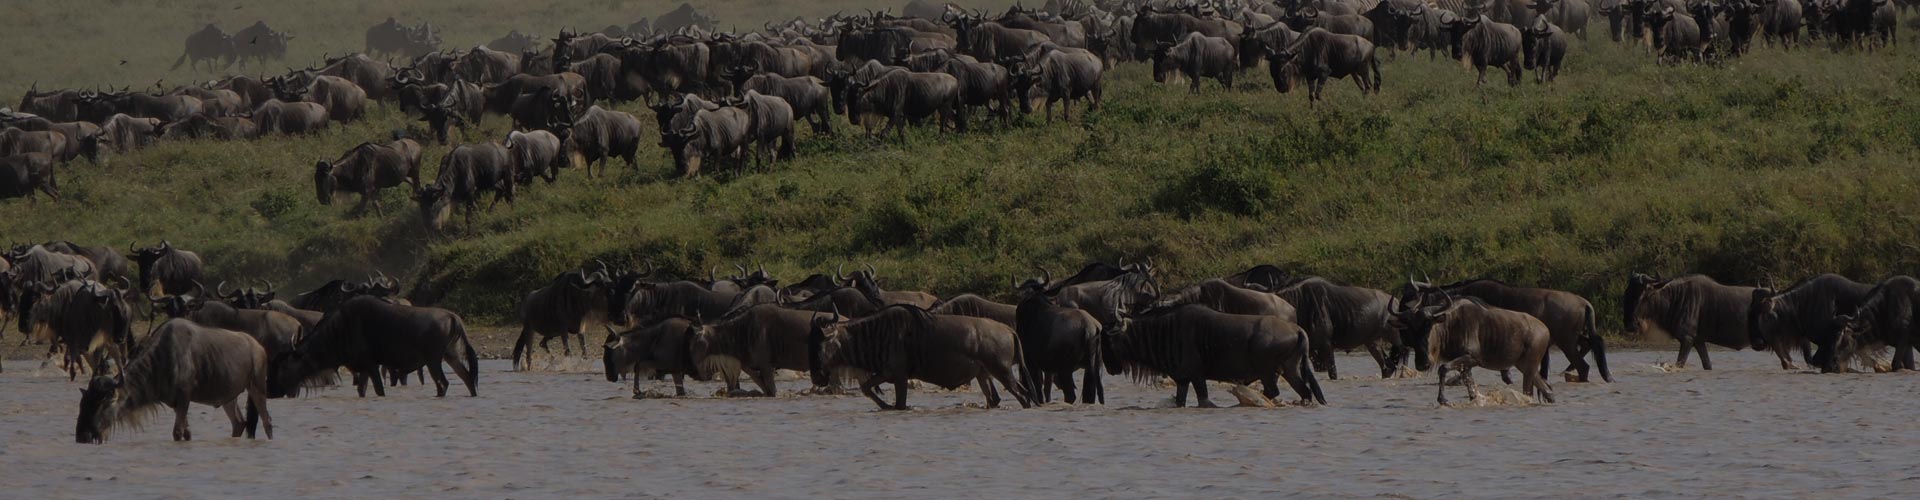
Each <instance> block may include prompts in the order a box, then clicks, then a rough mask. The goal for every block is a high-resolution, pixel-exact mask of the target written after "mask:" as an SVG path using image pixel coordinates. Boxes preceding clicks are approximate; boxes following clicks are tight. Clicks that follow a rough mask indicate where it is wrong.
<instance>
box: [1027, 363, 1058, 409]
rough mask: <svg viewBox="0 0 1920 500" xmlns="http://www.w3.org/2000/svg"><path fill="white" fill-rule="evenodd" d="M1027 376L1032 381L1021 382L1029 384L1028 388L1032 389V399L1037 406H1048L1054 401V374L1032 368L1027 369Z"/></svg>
mask: <svg viewBox="0 0 1920 500" xmlns="http://www.w3.org/2000/svg"><path fill="white" fill-rule="evenodd" d="M1027 374H1028V376H1030V377H1032V378H1031V379H1030V380H1021V381H1020V382H1021V383H1024V384H1027V387H1030V388H1032V390H1031V392H1032V397H1033V398H1034V401H1035V402H1036V404H1046V403H1048V402H1052V401H1053V374H1052V373H1050V372H1046V371H1042V370H1035V369H1032V368H1028V369H1027Z"/></svg>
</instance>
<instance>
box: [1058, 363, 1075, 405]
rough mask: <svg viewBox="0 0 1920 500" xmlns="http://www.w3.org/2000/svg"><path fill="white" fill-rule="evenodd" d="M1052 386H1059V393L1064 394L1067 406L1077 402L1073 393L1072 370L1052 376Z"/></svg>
mask: <svg viewBox="0 0 1920 500" xmlns="http://www.w3.org/2000/svg"><path fill="white" fill-rule="evenodd" d="M1053 385H1057V386H1060V392H1062V393H1065V394H1066V399H1067V404H1073V403H1074V401H1076V400H1077V398H1076V397H1075V396H1076V394H1075V393H1074V391H1073V370H1065V371H1061V372H1059V373H1055V374H1053Z"/></svg>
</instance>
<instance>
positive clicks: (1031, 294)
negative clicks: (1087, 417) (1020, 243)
mask: <svg viewBox="0 0 1920 500" xmlns="http://www.w3.org/2000/svg"><path fill="white" fill-rule="evenodd" d="M1049 281H1052V280H1051V279H1043V280H1029V281H1027V282H1026V283H1025V284H1022V285H1021V286H1020V287H1019V288H1020V293H1022V294H1023V296H1022V297H1021V299H1020V305H1019V306H1017V308H1016V309H1015V311H1014V316H1015V323H1017V324H1015V325H1014V329H1015V331H1017V332H1019V333H1020V344H1021V348H1022V350H1024V351H1025V352H1026V357H1027V359H1026V362H1027V363H1031V365H1023V366H1024V367H1025V368H1026V371H1027V372H1028V373H1030V374H1031V375H1032V376H1031V377H1023V379H1022V380H1021V382H1022V383H1025V384H1027V393H1028V394H1030V395H1031V396H1032V397H1033V399H1034V401H1037V402H1039V403H1046V402H1048V401H1051V400H1053V388H1054V387H1055V386H1058V387H1059V388H1060V390H1061V391H1062V392H1064V393H1065V394H1066V400H1067V404H1073V403H1074V402H1075V401H1076V398H1075V397H1074V396H1075V394H1074V390H1073V371H1074V370H1086V373H1085V375H1084V376H1083V377H1084V380H1082V387H1081V392H1080V394H1079V396H1080V397H1079V398H1078V401H1082V402H1085V403H1087V404H1094V403H1096V402H1097V403H1100V404H1106V390H1105V388H1104V387H1102V386H1101V385H1100V367H1101V364H1100V330H1101V327H1100V321H1099V320H1096V319H1094V317H1093V315H1092V314H1088V313H1087V312H1086V311H1083V310H1079V309H1074V308H1071V307H1061V306H1060V305H1059V304H1056V303H1054V301H1053V299H1052V298H1051V297H1048V296H1047V294H1046V283H1047V282H1049Z"/></svg>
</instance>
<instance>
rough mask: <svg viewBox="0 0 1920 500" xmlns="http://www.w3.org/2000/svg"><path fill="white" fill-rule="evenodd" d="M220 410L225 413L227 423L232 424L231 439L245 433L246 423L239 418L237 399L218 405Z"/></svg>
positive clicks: (238, 402) (238, 401)
mask: <svg viewBox="0 0 1920 500" xmlns="http://www.w3.org/2000/svg"><path fill="white" fill-rule="evenodd" d="M220 410H221V411H225V412H227V422H228V423H231V424H233V437H240V435H241V434H243V433H246V431H247V421H246V420H243V419H241V418H240V399H239V398H234V400H233V401H228V402H227V404H224V405H220Z"/></svg>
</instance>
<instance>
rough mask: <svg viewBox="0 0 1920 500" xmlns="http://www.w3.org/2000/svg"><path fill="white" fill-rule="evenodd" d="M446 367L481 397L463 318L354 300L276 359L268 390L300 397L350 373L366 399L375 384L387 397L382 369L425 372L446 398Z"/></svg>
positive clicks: (471, 393)
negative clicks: (339, 374)
mask: <svg viewBox="0 0 1920 500" xmlns="http://www.w3.org/2000/svg"><path fill="white" fill-rule="evenodd" d="M442 362H445V363H446V364H447V365H448V366H450V367H452V368H453V374H454V375H456V376H458V377H460V381H461V382H462V383H465V384H466V386H467V395H469V396H479V395H480V390H479V385H478V384H479V383H480V374H479V367H480V358H479V355H477V354H476V353H475V352H474V350H473V342H472V341H470V340H468V339H467V327H466V323H465V322H464V321H462V320H461V319H460V315H458V314H454V313H453V312H452V311H448V310H445V309H436V308H431V307H413V306H402V305H396V304H391V303H388V302H387V301H385V300H381V299H380V298H378V297H370V296H361V297H354V298H353V299H351V300H348V301H347V302H346V303H344V304H341V305H340V307H339V308H338V309H335V310H334V311H333V312H331V313H328V314H327V316H326V317H325V318H324V319H321V320H320V324H319V325H317V326H315V327H314V329H313V331H312V332H309V333H308V334H307V335H306V336H304V337H301V339H300V345H299V346H298V347H297V348H295V349H294V351H293V352H290V353H285V354H276V355H275V356H274V359H273V373H272V374H271V378H270V380H269V383H268V390H269V391H270V393H271V396H273V397H283V396H298V395H299V393H300V390H301V389H303V388H307V387H314V386H317V385H321V384H324V383H328V382H331V381H332V380H333V378H334V373H335V372H336V370H338V369H339V368H341V367H345V368H347V369H348V370H351V371H353V373H354V385H355V386H356V388H357V389H358V391H359V393H360V396H361V397H366V395H367V385H366V384H367V379H372V381H373V390H374V393H375V394H377V395H380V396H386V395H387V389H386V386H385V385H384V382H383V381H382V380H381V378H380V369H381V368H386V369H388V370H392V371H393V372H394V373H412V372H413V371H415V370H419V369H420V368H421V367H423V366H424V367H426V369H427V373H429V374H431V375H433V384H434V391H435V392H434V395H435V396H436V397H445V396H446V395H447V386H448V384H447V376H446V373H445V372H443V371H442V368H441V366H440V364H441V363H442Z"/></svg>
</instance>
